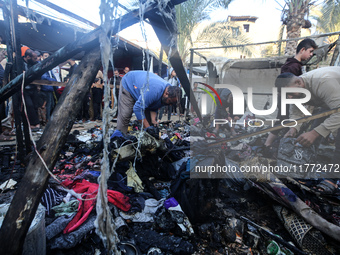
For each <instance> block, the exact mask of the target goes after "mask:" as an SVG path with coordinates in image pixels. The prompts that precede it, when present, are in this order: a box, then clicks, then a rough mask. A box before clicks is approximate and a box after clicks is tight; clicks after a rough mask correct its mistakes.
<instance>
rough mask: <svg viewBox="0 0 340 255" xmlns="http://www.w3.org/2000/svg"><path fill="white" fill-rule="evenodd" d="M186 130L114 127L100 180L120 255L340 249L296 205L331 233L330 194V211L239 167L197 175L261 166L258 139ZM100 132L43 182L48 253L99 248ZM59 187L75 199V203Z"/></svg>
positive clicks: (334, 211) (69, 152) (338, 211)
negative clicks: (210, 168)
mask: <svg viewBox="0 0 340 255" xmlns="http://www.w3.org/2000/svg"><path fill="white" fill-rule="evenodd" d="M194 124H195V125H193V126H189V125H188V124H187V123H179V122H178V123H174V124H172V123H164V124H162V125H160V129H157V128H155V127H151V128H148V129H147V130H146V132H138V131H137V130H140V127H139V126H138V123H135V124H133V125H132V126H133V128H132V130H133V131H131V132H130V134H129V135H123V134H121V133H120V132H118V131H114V132H113V131H112V132H113V134H112V136H111V139H110V145H109V149H110V152H111V155H110V156H111V160H110V161H111V162H110V163H111V166H112V165H113V167H114V172H113V174H112V175H111V176H110V178H109V180H108V189H109V190H108V200H109V203H110V206H111V208H112V214H113V215H114V220H115V225H116V228H117V233H118V236H119V239H120V243H119V244H118V247H119V248H120V249H121V250H122V253H123V254H194V253H196V254H213V253H214V254H226V253H230V254H266V253H267V254H283V253H284V254H299V253H301V254H304V252H307V253H312V254H332V253H334V252H335V251H339V250H340V247H339V246H338V245H337V242H336V241H334V238H332V237H329V236H327V234H325V233H324V232H325V231H322V229H321V231H320V229H319V230H318V229H317V228H316V227H314V226H313V225H312V224H310V223H308V222H306V220H305V219H303V218H302V217H301V216H300V215H299V214H298V212H297V211H298V209H301V208H302V205H301V204H299V203H298V202H300V201H302V200H303V202H302V203H303V204H304V202H305V203H306V204H308V203H309V205H310V206H311V208H313V209H314V210H316V208H317V207H319V208H318V209H319V211H317V210H316V211H317V213H320V214H321V215H322V216H325V215H327V213H329V214H330V215H332V217H328V218H327V220H329V221H332V224H333V225H335V226H336V225H337V226H338V227H339V223H340V221H339V215H340V206H339V205H338V202H339V200H337V199H336V198H334V197H332V203H331V206H329V205H330V203H329V199H328V198H325V199H324V200H323V201H322V203H320V201H319V197H318V199H315V198H314V197H313V194H312V193H311V194H309V193H308V192H306V191H304V190H303V189H301V187H300V186H297V185H296V184H295V183H282V182H281V181H280V180H279V179H277V178H275V176H265V177H263V176H260V177H259V176H251V177H248V176H244V175H243V174H241V173H240V172H239V171H238V172H236V173H231V175H228V176H221V177H222V178H220V177H218V178H209V177H211V176H204V177H203V178H202V176H195V174H196V172H195V166H197V165H203V164H205V165H216V164H217V163H218V164H220V165H228V166H233V167H235V168H236V169H239V168H240V166H242V164H243V165H246V164H248V165H249V164H252V165H255V164H261V163H263V162H262V160H263V158H262V155H261V150H259V148H260V147H261V145H260V140H261V139H262V140H263V139H264V137H255V138H251V140H249V141H237V142H235V143H232V144H230V143H225V144H223V143H222V144H219V145H218V146H211V147H208V145H209V141H210V142H211V141H214V140H215V141H216V140H218V139H220V138H218V137H214V138H213V137H211V136H210V137H209V135H208V134H207V133H210V132H209V131H210V130H209V129H207V130H205V129H204V128H203V127H202V126H200V123H199V122H195V123H194ZM99 131H100V130H99V129H98V128H95V129H94V130H90V133H89V134H86V135H84V134H77V133H75V134H72V135H71V136H70V137H69V139H68V142H67V143H66V145H65V148H64V151H63V153H62V155H61V158H60V160H59V161H58V163H57V165H56V167H55V169H54V173H55V174H56V175H57V176H58V177H59V179H61V180H63V183H62V185H59V184H56V183H54V182H53V181H51V182H50V185H49V187H48V188H47V189H46V192H45V193H44V196H43V198H42V204H43V205H44V206H45V207H46V216H47V217H46V237H47V248H48V252H49V254H57V253H58V252H61V251H62V252H63V253H64V254H71V253H72V252H73V253H74V252H76V253H77V254H78V253H80V252H82V253H86V254H93V253H95V252H99V251H100V252H102V253H103V254H105V252H106V251H105V248H104V247H103V245H102V243H101V241H100V239H99V237H98V236H97V235H96V234H95V231H94V229H95V227H94V221H95V218H96V212H95V209H94V207H95V203H96V200H95V199H94V198H95V196H96V193H97V187H98V184H97V177H98V176H99V174H100V165H101V158H102V152H101V151H102V148H103V145H102V143H101V142H100V141H99V140H100V138H101V133H100V132H99ZM244 132H246V131H244ZM80 136H82V137H83V138H84V136H87V137H88V138H90V139H89V140H86V139H83V138H81V137H80ZM79 138H80V139H79ZM80 140H81V141H80ZM124 148H125V149H126V148H128V149H126V150H125V151H124ZM145 148H146V149H145ZM123 152H124V153H125V154H124V153H123ZM123 154H124V155H125V156H126V158H124V155H123ZM130 155H138V157H137V158H136V159H135V157H132V158H131V157H130ZM265 163H266V164H269V163H270V164H272V163H273V162H272V161H270V160H267V161H266V162H265ZM268 179H269V180H270V181H269V182H268ZM62 186H64V187H67V188H68V189H73V190H74V191H75V192H77V193H80V194H83V195H82V198H83V200H81V199H77V198H75V197H74V196H72V194H70V193H67V192H66V191H65V189H63V188H62ZM297 204H298V205H297ZM273 205H274V206H273ZM298 206H300V207H299V208H298ZM327 206H328V207H327ZM297 208H298V209H297ZM93 209H94V210H93ZM302 209H306V208H305V207H303V208H302ZM321 211H322V212H323V213H321ZM330 215H328V216H330ZM314 216H315V215H313V217H314ZM278 219H280V220H281V222H280V221H278ZM255 223H257V224H255ZM328 227H329V226H328ZM331 230H332V231H333V230H334V229H332V228H331ZM335 231H336V230H335ZM278 236H279V237H278ZM302 250H303V251H302ZM58 254H60V253H58Z"/></svg>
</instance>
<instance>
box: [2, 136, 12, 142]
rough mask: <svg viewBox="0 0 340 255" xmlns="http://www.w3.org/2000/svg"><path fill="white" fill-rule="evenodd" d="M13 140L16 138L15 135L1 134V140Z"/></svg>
mask: <svg viewBox="0 0 340 255" xmlns="http://www.w3.org/2000/svg"><path fill="white" fill-rule="evenodd" d="M13 140H14V137H9V136H6V135H3V134H1V135H0V142H5V141H13Z"/></svg>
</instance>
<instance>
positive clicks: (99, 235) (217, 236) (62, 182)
mask: <svg viewBox="0 0 340 255" xmlns="http://www.w3.org/2000/svg"><path fill="white" fill-rule="evenodd" d="M13 2H14V1H13ZM182 2H184V1H180V0H179V1H175V0H172V1H165V2H152V1H151V2H149V1H147V2H145V3H140V6H139V9H136V10H132V11H129V12H126V13H125V14H124V15H122V16H115V15H114V14H116V13H117V12H116V10H117V9H116V8H118V6H117V2H114V3H112V2H111V1H108V2H105V1H103V2H102V6H101V7H102V8H101V10H102V12H101V15H102V17H103V21H102V24H101V26H99V27H97V28H95V29H94V30H92V31H91V32H89V33H86V34H84V35H82V36H81V37H80V38H77V39H76V40H75V41H74V42H70V43H68V44H66V46H63V47H62V48H60V49H59V50H57V51H56V52H55V53H54V54H52V55H51V56H50V57H49V58H47V59H45V60H43V61H42V62H40V63H38V64H36V65H35V66H33V67H32V68H30V69H28V70H27V71H26V72H24V73H22V74H20V73H19V72H18V76H16V77H11V79H10V80H9V81H8V82H7V83H6V84H5V86H3V87H2V88H1V89H0V100H1V102H3V101H4V100H6V99H7V98H9V97H10V96H12V97H15V96H17V97H16V100H18V101H17V103H19V102H20V100H21V99H20V90H21V89H22V88H23V87H24V86H27V85H28V84H30V83H31V82H32V81H34V80H36V79H38V77H39V76H41V75H42V74H43V73H44V72H46V71H48V70H50V69H51V68H53V67H54V66H56V65H58V64H60V63H63V62H64V61H66V60H67V59H69V58H72V57H73V56H75V55H77V54H80V55H81V56H82V59H81V62H80V64H79V67H78V68H77V69H76V71H75V72H74V74H73V75H72V76H71V77H70V80H69V82H68V83H67V85H66V87H65V90H64V92H63V94H62V96H61V98H60V100H59V102H58V105H57V106H56V108H55V110H54V112H53V115H52V118H51V120H50V121H49V122H48V124H47V126H46V127H45V129H44V131H43V133H42V134H41V137H40V139H39V140H38V141H37V143H35V142H34V139H32V141H31V139H30V133H31V132H30V131H29V130H27V123H26V119H25V118H24V117H23V118H22V119H21V120H20V121H21V122H22V123H23V127H24V128H23V129H24V130H23V132H21V137H18V133H19V132H20V131H19V130H22V129H21V124H19V125H17V124H16V127H17V140H18V139H21V141H22V145H21V146H22V148H20V147H19V146H20V145H19V144H18V149H17V150H18V151H16V147H15V146H3V147H1V148H0V150H1V160H0V163H1V165H0V167H1V177H2V183H1V187H0V188H1V190H2V194H1V196H0V199H1V201H2V203H3V204H7V205H6V206H5V205H2V206H1V207H0V209H1V210H2V211H1V215H5V216H4V217H3V221H2V226H1V229H0V252H1V254H19V253H24V254H80V253H84V254H337V253H339V251H340V246H339V241H340V202H339V190H338V189H337V191H336V192H335V193H334V194H331V195H324V194H321V193H320V192H318V190H315V189H313V187H314V186H315V180H314V179H313V178H310V179H299V178H294V176H292V177H290V176H285V178H282V176H279V175H277V174H276V173H272V172H269V171H268V172H267V173H265V174H257V173H253V172H251V171H241V169H251V168H256V167H258V168H260V167H262V166H266V167H267V168H270V167H271V168H275V167H280V165H283V164H291V165H294V166H296V167H299V165H301V162H302V161H301V160H304V162H309V163H310V162H318V163H319V162H320V164H321V163H325V162H327V161H328V160H329V157H330V156H331V155H330V154H331V153H332V150H333V149H334V146H332V141H331V140H328V141H325V142H323V143H321V145H320V147H319V149H318V151H317V152H316V151H313V149H309V150H305V151H303V152H301V151H299V152H298V153H297V154H299V153H300V154H299V155H302V156H301V157H302V158H300V159H299V160H296V161H292V159H293V158H294V155H291V154H289V153H291V151H294V148H293V149H292V142H291V141H287V142H286V144H287V145H284V146H283V145H282V143H280V142H278V143H277V144H276V147H275V146H273V147H274V148H273V151H271V152H270V153H269V155H268V152H266V151H264V149H263V146H262V145H263V143H264V140H265V138H266V135H267V134H268V132H269V131H271V130H274V129H278V128H280V127H269V128H268V129H265V128H266V127H265V126H264V125H263V126H262V125H258V124H256V123H252V125H253V126H251V127H249V126H238V127H236V128H235V131H236V132H237V136H236V137H235V136H234V137H232V136H231V132H230V130H229V129H228V128H227V127H223V128H225V130H224V131H223V132H221V133H223V134H224V136H223V137H220V136H218V135H216V134H215V133H214V132H212V129H213V128H212V127H211V126H210V125H211V122H212V119H213V117H212V115H211V114H212V113H213V111H214V109H213V107H211V108H209V107H207V109H206V111H205V115H203V116H202V114H201V112H202V111H203V110H202V105H201V106H200V105H198V103H197V101H198V100H196V99H195V93H194V92H193V90H192V86H191V84H190V81H189V78H188V76H187V73H186V70H185V68H184V66H183V63H182V61H181V59H180V57H179V53H178V50H177V45H176V40H175V39H174V38H175V36H176V35H177V30H176V22H175V20H176V19H175V18H176V16H175V12H174V11H173V10H174V6H175V5H177V4H180V3H182ZM12 4H13V3H12ZM3 8H4V9H5V10H7V11H9V10H13V13H14V14H15V13H16V12H15V10H16V6H15V5H11V6H7V5H6V6H3ZM7 8H8V9H7ZM14 14H12V15H14ZM144 19H147V20H148V22H149V24H150V25H151V26H152V27H153V29H154V30H155V33H156V35H157V36H158V38H159V41H160V42H161V44H162V46H163V49H164V51H165V53H166V54H167V55H168V60H169V62H170V64H171V65H172V67H173V68H174V69H175V71H176V73H177V75H178V78H179V79H180V81H181V84H182V86H183V88H184V90H185V92H186V94H187V95H189V101H190V103H191V106H192V109H193V112H190V113H189V112H188V116H187V117H185V118H184V117H179V119H178V120H177V118H176V119H174V118H173V119H172V121H164V122H160V123H159V126H158V127H156V126H155V127H149V128H147V129H146V130H143V127H142V126H141V124H140V123H139V122H138V121H136V120H132V121H131V122H130V124H129V129H128V130H129V133H128V134H123V133H121V132H120V131H119V130H116V129H115V124H112V123H113V122H111V120H112V116H113V115H114V113H115V111H116V110H117V107H116V104H115V106H114V107H113V109H111V108H110V107H109V94H110V93H109V86H106V90H105V93H104V110H103V122H102V125H100V126H99V125H84V126H83V127H82V128H79V126H74V122H75V119H76V115H77V113H78V112H79V110H80V107H81V103H82V100H83V98H84V97H85V96H86V93H87V91H88V90H89V87H90V86H91V81H92V80H93V79H94V77H95V76H96V74H97V71H98V70H99V69H102V70H103V74H104V83H105V84H108V73H109V70H110V68H111V66H114V67H115V66H116V60H115V59H114V56H115V54H117V53H116V52H117V51H119V46H117V45H116V44H115V43H116V38H112V36H113V35H115V34H117V33H118V32H119V31H120V30H121V29H124V28H126V27H129V26H131V25H133V24H135V23H138V22H143V20H144ZM7 25H8V27H6V29H7V31H8V32H9V30H10V31H15V28H16V24H15V22H14V23H13V24H12V23H11V21H10V19H9V16H7ZM8 29H9V30H8ZM119 43H120V42H119ZM119 43H118V44H119ZM123 43H124V42H123ZM8 46H11V47H8ZM7 47H8V48H10V49H13V51H14V52H16V53H17V54H16V56H19V55H20V54H18V52H19V51H20V48H19V47H18V45H16V44H15V42H14V41H10V42H7ZM128 47H129V46H128ZM338 47H339V44H337V45H336V51H337V52H338ZM131 51H132V50H131ZM326 52H327V51H326ZM116 56H119V57H118V59H117V62H118V63H119V59H121V58H126V57H125V56H124V55H116ZM336 57H337V56H335V57H334V58H336ZM112 58H113V60H114V61H113V63H112ZM150 58H153V56H152V55H150V53H149V51H147V50H145V51H144V50H143V55H142V56H139V58H137V59H136V60H135V61H132V62H131V63H135V62H136V66H134V67H135V68H136V69H138V67H137V66H139V64H140V63H139V60H140V61H141V62H142V63H143V64H145V63H146V67H147V68H145V67H144V68H145V69H146V70H150V65H151V63H152V61H150ZM155 60H156V59H155ZM17 61H18V59H17ZM137 62H138V63H137ZM153 62H154V63H155V62H157V61H153ZM283 62H284V60H283V58H281V59H280V60H276V59H275V60H272V59H270V60H258V62H253V63H251V61H242V62H241V61H235V62H228V63H226V64H224V65H223V67H222V68H215V67H214V65H213V63H211V62H210V64H209V73H208V77H209V78H208V80H207V83H208V84H209V85H214V84H216V83H221V84H222V83H228V84H234V85H237V86H238V87H240V88H242V90H243V87H242V86H241V85H244V84H245V85H244V86H245V87H248V86H252V87H255V86H256V84H255V83H257V84H258V85H259V86H260V85H261V84H262V83H263V84H265V85H266V86H268V88H270V87H272V86H273V85H272V84H273V82H274V80H275V77H276V75H277V74H278V73H279V68H280V65H282V64H283ZM16 63H18V62H16ZM143 64H141V65H140V66H139V68H140V69H143V66H142V65H143ZM332 65H334V62H332ZM249 66H250V67H251V68H249ZM254 66H256V67H259V66H262V67H263V68H261V69H260V70H259V68H254ZM268 67H269V68H268ZM191 75H192V72H190V76H191ZM255 77H256V78H255ZM242 79H243V80H242ZM197 81H199V80H197ZM216 81H218V82H216ZM256 93H259V94H261V93H267V89H263V91H258V90H257V91H256ZM203 95H204V94H202V96H203ZM257 96H259V98H258V99H257V100H255V102H254V107H258V108H259V109H263V107H264V105H263V104H265V103H266V100H267V98H268V97H269V95H264V96H265V98H266V100H264V99H263V97H260V96H263V95H257ZM204 100H205V99H204ZM204 100H203V101H204ZM207 100H209V98H207ZM115 101H116V100H115ZM201 101H202V100H201ZM208 102H209V101H208ZM208 105H213V103H212V102H211V103H208ZM200 107H201V110H202V111H201V110H200ZM18 108H19V107H18ZM209 113H210V114H209ZM333 113H334V112H333ZM321 114H324V115H323V116H325V113H321ZM326 114H330V113H329V112H327V113H326ZM19 115H20V113H19ZM315 116H316V115H315ZM315 116H312V117H314V118H315ZM253 117H254V116H245V118H247V120H249V121H251V119H254V118H253ZM312 117H310V118H309V119H308V118H307V119H304V120H303V121H304V122H307V121H309V120H312ZM316 117H318V116H316ZM16 121H17V120H16ZM18 121H19V120H18ZM255 122H256V121H255ZM19 123H20V122H19ZM250 123H251V122H250ZM19 136H20V134H19ZM282 141H285V139H283V140H282ZM31 142H32V144H31ZM280 146H281V147H282V146H283V148H280ZM289 146H290V147H289ZM293 146H294V145H293ZM24 148H26V149H25V150H23V152H22V151H21V150H22V149H24ZM31 150H32V152H31V153H29V152H30V151H31ZM305 152H306V153H305ZM18 153H19V154H18ZM20 153H24V154H21V155H20ZM273 155H277V156H275V157H273ZM289 160H290V161H289ZM218 166H219V167H220V169H225V170H226V169H230V171H228V172H227V171H220V172H218V173H217V171H216V170H217V169H218ZM209 167H210V168H209ZM212 167H215V168H212ZM208 169H209V170H208ZM212 170H213V171H212ZM16 182H17V183H16ZM11 188H14V189H15V192H14V191H12V190H10V189H11ZM4 207H7V208H4ZM6 210H7V213H6Z"/></svg>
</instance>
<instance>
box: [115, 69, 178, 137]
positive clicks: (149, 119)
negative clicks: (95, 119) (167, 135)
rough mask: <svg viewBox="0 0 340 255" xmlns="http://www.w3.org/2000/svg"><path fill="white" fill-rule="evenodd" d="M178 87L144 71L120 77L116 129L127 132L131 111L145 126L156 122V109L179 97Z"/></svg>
mask: <svg viewBox="0 0 340 255" xmlns="http://www.w3.org/2000/svg"><path fill="white" fill-rule="evenodd" d="M180 94H181V90H180V88H179V87H174V86H171V85H170V84H169V83H168V82H167V81H165V80H163V79H162V78H160V77H159V76H157V75H155V74H153V73H150V72H146V71H130V72H128V73H127V74H126V75H125V76H124V77H123V79H122V82H121V89H120V90H119V102H118V118H117V129H118V130H120V131H121V132H123V133H126V132H127V128H128V125H129V121H130V119H131V116H132V112H134V113H135V115H136V117H137V119H138V120H139V121H140V122H141V123H143V127H144V128H147V127H149V126H150V125H151V124H156V123H157V121H156V115H157V113H156V111H157V110H158V109H159V108H161V107H162V106H164V105H170V104H175V103H177V102H178V100H179V99H180V96H181V95H180Z"/></svg>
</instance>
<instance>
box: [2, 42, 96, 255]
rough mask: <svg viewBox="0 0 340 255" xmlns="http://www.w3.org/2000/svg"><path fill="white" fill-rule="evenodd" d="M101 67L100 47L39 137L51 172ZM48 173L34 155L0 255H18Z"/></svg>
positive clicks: (7, 219) (86, 59) (84, 61)
mask: <svg viewBox="0 0 340 255" xmlns="http://www.w3.org/2000/svg"><path fill="white" fill-rule="evenodd" d="M99 67H100V49H99V46H98V47H97V48H95V49H94V50H92V51H90V52H89V53H88V54H86V55H85V56H84V58H83V59H82V61H81V63H80V65H79V67H78V68H77V69H76V71H75V73H74V74H73V75H72V77H71V79H70V81H69V83H68V86H66V88H65V91H64V93H63V95H62V97H61V99H60V101H59V103H58V105H57V107H56V108H55V110H54V112H53V117H52V118H51V120H50V121H49V122H48V124H47V126H46V128H45V131H44V133H43V135H42V136H41V138H40V140H39V142H38V144H37V150H38V152H39V153H40V154H41V156H42V158H43V159H44V161H45V162H46V165H47V167H48V168H49V169H50V170H52V169H53V167H54V165H55V163H56V161H57V159H58V156H59V153H60V151H61V149H62V146H63V145H64V143H65V141H66V139H67V136H68V134H69V132H70V130H71V128H72V126H73V123H74V120H75V118H76V116H77V114H78V112H79V110H80V107H81V103H82V102H83V99H84V97H85V95H86V93H87V91H88V90H89V88H90V86H91V82H92V81H93V79H94V78H95V76H96V74H97V71H98V70H99ZM48 179H49V173H48V172H47V171H46V169H45V167H44V165H43V163H42V161H41V160H40V158H39V157H38V156H37V155H36V153H35V154H34V155H33V158H32V159H31V161H30V163H29V165H28V166H27V169H26V173H25V175H24V177H23V179H22V180H21V183H20V186H19V188H18V190H17V192H16V193H15V195H14V198H13V201H12V203H11V205H10V207H9V209H8V212H7V214H6V217H5V219H4V222H3V224H2V227H1V230H0V254H6V255H10V254H21V253H22V248H23V244H24V240H25V236H26V233H27V231H28V229H29V227H30V224H31V222H32V220H33V218H34V215H35V211H36V209H37V208H38V205H39V202H40V199H41V196H42V194H43V192H44V190H45V188H46V185H47V183H48Z"/></svg>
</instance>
